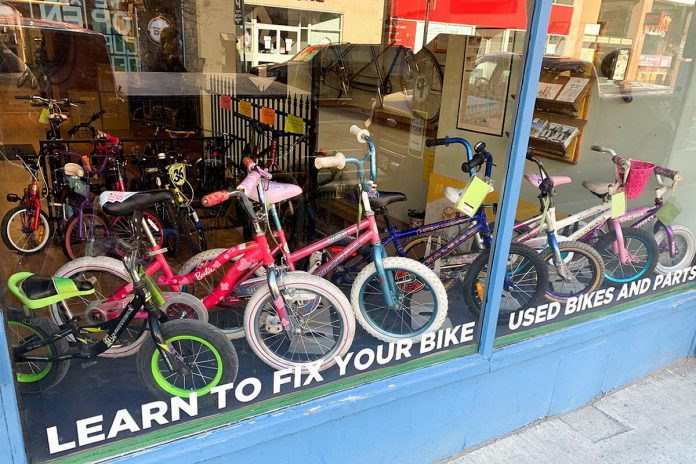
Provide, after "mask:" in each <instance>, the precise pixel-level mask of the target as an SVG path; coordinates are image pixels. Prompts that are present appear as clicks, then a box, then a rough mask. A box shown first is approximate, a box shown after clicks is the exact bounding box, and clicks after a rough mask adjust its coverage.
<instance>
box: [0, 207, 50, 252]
mask: <svg viewBox="0 0 696 464" xmlns="http://www.w3.org/2000/svg"><path fill="white" fill-rule="evenodd" d="M28 209H29V208H27V207H26V206H15V207H14V208H12V209H11V210H9V211H8V212H7V213H6V214H5V216H4V217H3V218H2V225H1V226H0V227H1V228H2V232H1V233H0V235H1V236H2V241H3V242H4V243H5V246H6V247H7V248H8V249H10V250H11V251H14V252H15V253H19V254H22V255H33V254H36V253H40V252H41V251H42V250H43V249H44V248H46V245H48V242H49V241H50V236H51V223H50V221H49V220H48V216H47V215H46V213H44V212H43V210H39V216H41V217H40V223H41V225H43V226H44V228H45V229H46V230H45V231H44V236H43V237H40V240H39V241H38V242H37V243H34V242H36V241H35V240H34V239H33V238H31V237H29V236H27V243H26V244H25V245H27V246H22V244H19V243H14V241H13V240H12V238H10V236H9V233H8V229H9V227H10V221H12V222H14V221H15V220H16V219H17V218H18V217H19V216H18V213H21V212H22V211H26V210H28ZM31 235H32V236H33V233H32V234H31ZM30 239H31V240H32V244H33V245H34V246H29V245H28V241H29V240H30Z"/></svg>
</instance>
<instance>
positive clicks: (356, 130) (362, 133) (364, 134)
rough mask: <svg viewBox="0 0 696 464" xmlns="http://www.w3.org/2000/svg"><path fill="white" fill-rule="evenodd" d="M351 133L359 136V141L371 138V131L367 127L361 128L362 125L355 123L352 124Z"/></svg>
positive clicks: (365, 141) (362, 141)
mask: <svg viewBox="0 0 696 464" xmlns="http://www.w3.org/2000/svg"><path fill="white" fill-rule="evenodd" d="M350 133H351V134H353V135H354V136H356V137H357V138H358V142H360V143H367V142H368V141H369V140H370V131H368V130H367V129H361V128H360V127H358V126H356V125H355V124H353V125H352V126H350Z"/></svg>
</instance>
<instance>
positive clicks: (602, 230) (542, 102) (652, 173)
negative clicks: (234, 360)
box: [497, 0, 696, 344]
mask: <svg viewBox="0 0 696 464" xmlns="http://www.w3.org/2000/svg"><path fill="white" fill-rule="evenodd" d="M593 8H594V10H592V9H593ZM590 11H594V13H592V14H593V15H594V16H592V15H591V14H590ZM588 15H589V16H588ZM580 18H582V19H580ZM693 18H694V15H693V5H687V4H677V3H669V2H655V3H654V4H650V5H645V4H633V3H623V2H610V1H606V0H605V1H602V2H589V3H587V2H586V3H584V4H579V5H577V4H576V5H575V9H574V11H573V22H575V21H576V20H579V25H578V29H577V31H576V32H573V31H574V29H572V28H571V31H570V33H569V34H568V35H566V36H562V37H561V36H558V37H559V39H560V38H562V40H563V41H564V42H565V47H564V49H563V51H562V53H561V54H560V55H561V56H555V54H554V56H551V55H548V56H546V57H544V63H543V65H542V73H541V76H540V83H539V88H538V95H537V100H536V106H535V113H534V116H535V117H534V121H533V124H532V132H531V134H530V135H531V137H530V145H529V147H530V153H529V158H528V161H527V163H526V166H525V168H526V169H525V171H526V173H527V174H526V175H525V181H524V182H523V187H522V191H521V199H520V203H519V206H518V211H517V221H518V222H517V224H516V225H515V228H514V235H513V237H514V238H513V240H514V241H520V242H524V243H527V244H531V245H532V246H534V247H536V248H537V249H538V250H539V252H540V253H541V254H542V256H544V259H546V261H547V263H548V268H549V276H550V282H549V287H548V291H547V300H546V301H545V302H544V303H543V304H541V305H539V306H536V307H532V308H528V309H526V310H525V311H522V312H518V313H514V314H506V315H503V314H501V316H500V318H499V320H498V322H499V325H498V340H497V343H498V344H507V343H511V342H514V341H519V340H521V339H524V338H526V337H530V336H534V335H539V334H543V333H546V332H549V331H552V330H557V329H559V328H562V327H567V326H569V325H572V324H577V323H580V322H582V321H586V320H588V319H593V318H598V317H602V316H605V315H608V314H611V313H614V312H617V311H623V310H629V309H630V308H631V307H634V306H635V305H638V304H640V303H641V302H645V301H651V299H655V298H659V297H660V296H662V295H665V294H669V293H676V292H680V291H682V290H683V288H684V286H685V285H689V283H690V282H692V281H693V279H694V277H695V276H696V270H695V268H694V267H693V265H694V253H695V248H694V243H696V242H695V240H694V232H693V231H694V227H695V226H696V223H694V220H693V217H694V211H693V208H691V207H690V206H689V202H688V201H686V200H685V198H687V197H688V196H689V195H690V194H691V190H692V185H693V181H692V180H691V176H692V175H693V170H692V169H691V168H690V165H689V161H688V160H689V159H691V157H692V156H693V144H691V143H690V142H689V140H690V137H689V135H687V134H689V133H690V132H691V131H692V130H693V120H694V101H696V100H695V98H696V97H695V96H694V89H695V88H696V87H694V82H693V80H694V70H693V65H694V63H693V52H692V51H691V50H690V48H689V44H690V43H691V42H693V40H694V39H695V38H696V36H695V34H696V32H695V29H694V22H693ZM551 40H553V38H552V37H549V43H550V42H551ZM547 51H548V47H547ZM542 165H543V168H542ZM540 218H541V219H540Z"/></svg>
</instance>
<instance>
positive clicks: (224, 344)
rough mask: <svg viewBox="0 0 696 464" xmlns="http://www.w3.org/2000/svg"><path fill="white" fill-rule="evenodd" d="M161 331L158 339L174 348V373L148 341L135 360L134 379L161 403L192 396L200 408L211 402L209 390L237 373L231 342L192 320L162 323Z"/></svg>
mask: <svg viewBox="0 0 696 464" xmlns="http://www.w3.org/2000/svg"><path fill="white" fill-rule="evenodd" d="M161 328H162V337H163V338H164V340H165V341H166V342H167V344H168V345H169V346H171V347H172V348H174V351H175V353H174V354H173V355H172V357H171V358H170V361H171V362H172V364H173V365H174V367H175V370H174V371H170V370H169V369H168V368H167V365H166V362H165V360H164V358H163V357H162V356H161V354H160V351H159V349H157V346H156V344H155V341H154V340H153V339H152V337H148V339H147V341H146V342H145V343H143V346H142V347H141V348H140V351H138V356H137V358H136V359H137V365H138V377H140V380H141V381H142V382H143V384H144V385H145V387H146V388H147V389H148V390H150V392H151V393H152V394H153V395H154V396H156V397H158V398H161V399H167V398H169V397H171V396H180V397H183V398H188V396H189V395H190V394H191V393H193V392H195V393H196V394H197V395H198V404H199V405H200V406H207V405H210V404H212V403H213V402H215V401H216V400H217V396H216V395H209V394H208V393H210V390H212V389H213V388H215V387H216V386H218V385H224V384H231V383H232V382H234V380H235V379H236V378H237V372H238V371H239V361H238V359H237V351H236V350H235V349H234V346H233V345H232V342H230V341H229V340H228V339H227V338H226V337H225V335H224V334H223V333H222V332H220V331H219V330H218V329H216V328H215V327H213V326H212V325H210V324H208V323H206V322H202V321H196V320H193V319H183V320H177V321H169V322H165V323H164V324H162V325H161ZM176 355H179V356H180V357H181V358H180V359H177V356H176Z"/></svg>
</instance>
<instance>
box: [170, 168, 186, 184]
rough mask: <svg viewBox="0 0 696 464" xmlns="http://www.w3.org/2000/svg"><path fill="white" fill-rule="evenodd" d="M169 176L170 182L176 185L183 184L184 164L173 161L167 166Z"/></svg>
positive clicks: (184, 177)
mask: <svg viewBox="0 0 696 464" xmlns="http://www.w3.org/2000/svg"><path fill="white" fill-rule="evenodd" d="M168 172H169V178H170V179H171V180H172V183H173V184H174V185H177V186H181V185H184V182H186V165H185V164H183V163H174V164H172V165H170V166H169V168H168Z"/></svg>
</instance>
